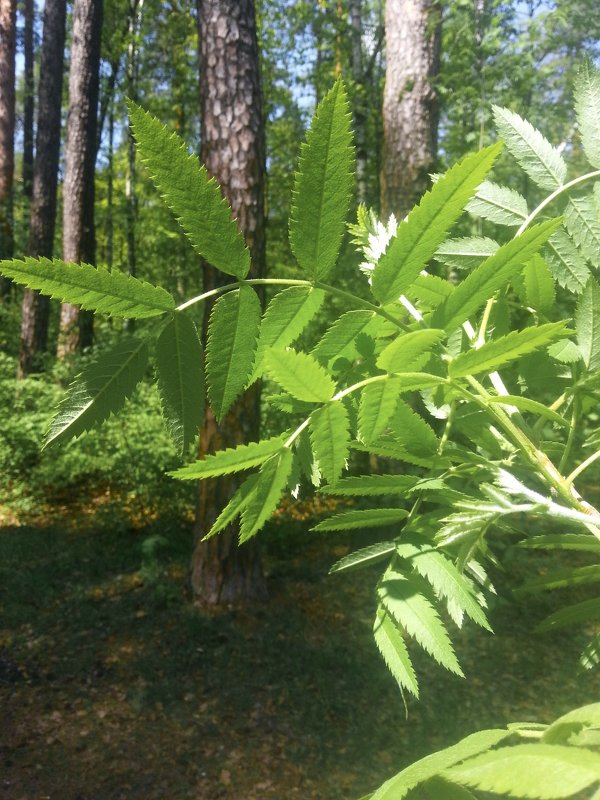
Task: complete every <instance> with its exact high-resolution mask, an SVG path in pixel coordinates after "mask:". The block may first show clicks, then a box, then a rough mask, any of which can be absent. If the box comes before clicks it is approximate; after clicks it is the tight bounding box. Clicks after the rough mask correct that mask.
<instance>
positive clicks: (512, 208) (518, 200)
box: [466, 181, 529, 227]
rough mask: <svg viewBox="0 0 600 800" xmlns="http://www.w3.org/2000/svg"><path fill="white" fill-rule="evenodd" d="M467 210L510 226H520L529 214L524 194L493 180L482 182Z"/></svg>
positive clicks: (499, 223) (497, 223)
mask: <svg viewBox="0 0 600 800" xmlns="http://www.w3.org/2000/svg"><path fill="white" fill-rule="evenodd" d="M466 210H467V211H469V212H470V213H471V214H474V215H475V216H476V217H481V218H482V219H487V220H489V221H490V222H495V223H496V225H507V226H508V227H518V226H519V225H521V224H522V223H523V221H524V220H526V219H527V217H528V215H529V211H528V210H527V200H525V198H524V197H523V195H520V194H519V193H518V192H515V190H514V189H509V188H508V187H507V186H500V185H499V184H497V183H492V181H484V182H483V183H482V184H481V186H480V187H479V188H478V189H477V194H476V195H475V197H474V198H473V199H472V200H471V201H470V202H469V203H468V204H467V206H466Z"/></svg>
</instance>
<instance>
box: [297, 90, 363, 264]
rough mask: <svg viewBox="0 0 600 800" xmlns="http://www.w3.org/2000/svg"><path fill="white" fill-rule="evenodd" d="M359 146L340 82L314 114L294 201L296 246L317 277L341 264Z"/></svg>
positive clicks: (300, 257) (300, 261)
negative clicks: (354, 141)
mask: <svg viewBox="0 0 600 800" xmlns="http://www.w3.org/2000/svg"><path fill="white" fill-rule="evenodd" d="M353 162H354V148H353V147H352V132H351V130H350V113H349V109H348V100H347V98H346V91H345V89H344V85H343V83H342V82H341V81H338V82H337V83H336V84H335V85H334V86H333V87H332V89H330V91H329V92H328V94H327V95H326V96H325V97H324V98H323V100H322V101H321V103H319V106H318V108H317V111H316V113H315V115H314V117H313V120H312V124H311V127H310V130H309V131H308V132H307V135H306V141H305V143H304V144H303V145H302V149H301V151H300V162H299V166H298V172H297V173H296V180H295V183H294V194H293V200H292V214H291V219H290V245H291V248H292V252H293V253H294V255H295V256H296V258H297V259H298V264H299V265H300V267H301V268H302V269H303V270H304V271H305V272H306V273H307V274H308V275H309V276H310V277H311V278H312V279H314V280H323V279H325V278H327V276H328V275H329V274H330V272H331V270H332V269H333V267H334V266H335V262H336V259H337V256H338V253H339V249H340V245H341V242H342V237H343V235H344V229H345V221H346V214H347V213H348V205H349V202H350V194H351V190H352V185H353V180H354V178H353V175H352V171H353Z"/></svg>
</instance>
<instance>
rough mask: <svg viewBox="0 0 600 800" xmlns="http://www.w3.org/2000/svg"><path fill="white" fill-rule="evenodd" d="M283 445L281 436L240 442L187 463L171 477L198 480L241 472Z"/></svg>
mask: <svg viewBox="0 0 600 800" xmlns="http://www.w3.org/2000/svg"><path fill="white" fill-rule="evenodd" d="M282 446H283V440H282V438H281V436H274V437H273V438H272V439H263V440H262V441H261V442H250V444H240V445H238V446H237V447H232V448H229V449H227V450H220V451H219V452H218V453H215V454H214V455H209V456H206V458H203V459H202V460H201V461H195V462H194V463H193V464H188V465H187V466H185V467H182V468H181V469H178V470H177V471H176V472H172V473H170V474H171V477H173V478H179V479H181V480H198V479H199V478H214V477H216V476H217V475H229V474H230V473H231V472H243V471H244V470H246V469H250V468H251V467H256V466H258V465H259V464H262V463H263V461H266V460H267V459H268V458H270V457H271V456H273V455H274V454H275V453H277V452H278V451H279V450H281V448H282Z"/></svg>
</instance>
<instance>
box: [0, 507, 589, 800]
mask: <svg viewBox="0 0 600 800" xmlns="http://www.w3.org/2000/svg"><path fill="white" fill-rule="evenodd" d="M65 514H66V516H62V517H61V516H60V515H58V516H56V515H55V516H54V517H53V518H51V519H46V520H43V521H41V522H39V523H38V524H37V525H21V526H16V525H10V524H5V525H4V526H3V527H2V528H0V800H50V798H51V799H52V800H142V799H143V800H155V799H156V800H159V798H160V800H209V798H210V800H218V799H219V798H223V800H263V799H264V800H293V798H299V799H300V798H302V800H309V799H310V798H319V800H338V799H341V798H344V800H345V799H346V798H348V799H349V800H356V798H358V797H360V796H361V795H363V794H364V793H365V792H367V791H369V790H371V789H373V788H375V787H376V786H378V785H379V784H380V783H381V782H382V781H383V780H385V779H386V778H387V777H389V776H391V775H392V774H394V773H395V772H397V771H398V770H399V769H401V768H402V767H403V766H405V765H407V764H408V763H410V762H411V761H413V760H414V759H416V758H419V757H421V756H423V755H425V754H426V753H428V752H431V751H433V750H435V749H439V748H441V747H444V746H446V745H448V744H450V743H452V742H454V741H456V740H457V739H458V738H460V737H461V736H463V735H466V734H467V733H469V732H472V731H473V730H475V729H478V728H482V727H491V726H498V725H503V724H505V723H507V722H509V721H523V720H531V721H549V720H551V719H553V718H554V717H555V716H557V715H558V714H560V713H562V712H564V711H566V710H568V709H569V708H571V707H573V706H576V705H581V704H584V703H586V702H591V701H594V700H598V698H599V697H600V674H599V673H598V672H582V671H580V670H579V669H578V666H577V656H578V654H579V652H580V650H581V647H582V645H583V643H584V641H585V637H584V636H582V633H581V631H578V630H573V631H567V632H561V633H555V634H553V635H539V636H538V635H534V634H533V628H534V627H535V624H536V622H537V621H539V620H540V619H541V618H542V617H543V616H544V615H546V614H547V613H549V612H550V611H551V610H552V608H553V606H554V603H555V602H556V598H555V597H552V596H547V597H543V598H536V599H533V600H532V599H531V598H529V599H528V600H527V602H526V603H523V604H521V605H518V604H516V602H515V601H514V600H513V595H512V588H513V587H514V586H515V585H517V584H518V582H519V580H520V578H522V577H523V575H524V574H525V571H530V570H534V571H536V572H541V571H544V570H546V569H548V567H549V566H550V565H551V559H548V557H540V556H539V555H536V556H535V561H534V560H533V557H532V556H531V554H527V557H525V555H522V554H521V555H519V556H517V557H514V558H513V560H512V561H511V563H510V568H509V569H508V570H507V571H506V574H505V575H500V576H498V581H497V589H498V596H497V598H495V600H494V603H493V607H492V609H491V620H492V624H493V627H494V630H495V635H490V634H488V633H486V632H485V631H482V630H480V629H475V628H474V627H473V626H471V625H467V626H466V627H465V628H464V629H463V630H462V631H458V632H457V634H456V635H455V636H454V641H455V644H456V647H457V651H458V655H459V659H460V661H461V664H462V666H463V669H464V671H465V674H466V675H467V677H468V680H461V679H459V678H456V677H454V676H452V675H449V674H448V673H446V672H444V670H442V669H441V668H438V667H437V666H436V665H435V664H433V663H432V662H431V661H430V660H429V659H427V658H424V657H421V656H420V655H419V653H416V654H415V662H416V664H417V668H418V671H419V674H420V677H421V700H420V701H418V702H417V701H415V700H413V699H408V705H407V709H405V706H404V703H403V700H402V697H401V695H400V692H399V691H398V687H397V686H396V684H395V683H394V681H393V679H392V678H391V676H390V675H389V673H388V672H387V669H386V667H385V665H384V664H383V662H382V660H381V658H380V656H379V654H378V653H377V651H376V648H375V645H374V643H373V640H372V634H371V627H372V617H373V611H374V600H373V586H374V583H375V579H376V574H377V573H376V571H366V572H353V573H349V574H340V575H334V576H330V577H328V576H327V572H328V569H329V567H330V566H331V564H332V563H333V562H335V560H337V558H339V557H340V556H342V555H344V554H345V553H346V552H348V549H349V546H350V545H356V544H357V543H358V538H357V537H354V538H353V539H352V538H350V537H346V538H344V537H341V536H332V535H329V537H328V538H324V537H323V535H322V534H320V535H316V534H310V533H306V529H307V527H308V526H307V524H306V523H305V522H304V521H302V520H294V519H292V517H291V516H290V515H288V516H286V517H283V518H281V519H280V520H279V521H278V522H276V523H275V524H272V525H271V527H270V529H269V530H268V531H267V532H266V533H265V534H264V535H263V550H264V562H265V569H266V572H267V574H268V582H269V592H270V597H269V600H268V602H265V603H263V604H260V605H256V606H253V607H251V608H248V609H245V610H234V609H226V610H222V611H219V612H212V613H207V612H205V611H202V610H200V609H198V608H196V607H194V606H193V605H192V604H191V602H190V597H189V595H188V590H187V562H188V559H189V554H190V547H191V534H190V526H189V524H184V523H181V522H173V521H165V520H163V521H160V520H158V521H154V522H153V523H151V524H150V525H147V526H145V527H142V528H138V529H132V528H131V527H130V526H128V525H127V524H126V523H125V522H123V521H122V520H121V522H118V520H117V521H116V522H115V521H114V520H111V516H110V514H107V513H104V514H102V515H96V516H94V515H91V516H90V515H89V514H84V513H82V512H81V513H76V511H75V510H74V509H67V510H65ZM292 516H293V515H292ZM295 516H299V515H298V514H296V515H295Z"/></svg>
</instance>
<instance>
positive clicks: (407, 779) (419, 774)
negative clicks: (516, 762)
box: [372, 729, 510, 800]
mask: <svg viewBox="0 0 600 800" xmlns="http://www.w3.org/2000/svg"><path fill="white" fill-rule="evenodd" d="M508 736H510V731H507V730H501V729H498V730H496V729H491V730H486V731H478V732H477V733H473V734H471V735H470V736H467V737H466V738H465V739H463V740H462V741H460V742H458V743H457V744H455V745H452V746H451V747H447V748H446V749H445V750H440V751H439V752H438V753H432V754H431V755H429V756H425V758H422V759H420V761H416V762H415V763H414V764H411V765H410V766H409V767H407V768H406V769H404V770H402V772H399V773H398V775H395V776H394V777H393V778H391V779H390V780H389V781H386V782H385V783H384V784H383V786H381V787H380V788H379V789H378V790H377V791H376V792H375V794H374V795H373V798H372V800H402V798H403V797H406V795H407V794H408V792H409V791H410V790H411V789H414V788H415V787H416V786H419V784H421V783H423V782H424V781H427V780H429V779H430V778H433V777H435V776H436V775H438V774H439V773H441V772H443V771H444V770H446V769H448V768H449V767H452V766H453V765H454V764H458V763H459V762H461V761H465V760H466V759H468V758H472V757H473V756H476V755H478V754H479V753H483V752H485V751H487V750H489V749H490V748H492V747H493V746H494V745H496V744H498V743H499V742H501V741H502V740H503V739H506V738H508Z"/></svg>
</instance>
